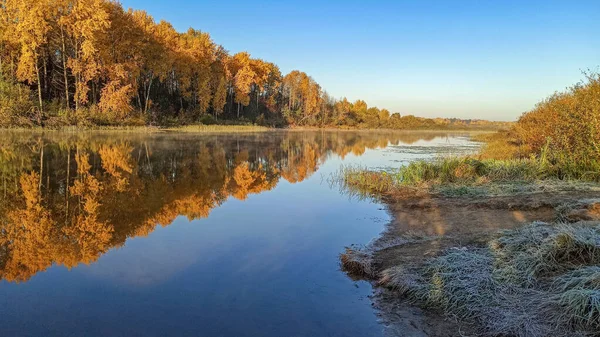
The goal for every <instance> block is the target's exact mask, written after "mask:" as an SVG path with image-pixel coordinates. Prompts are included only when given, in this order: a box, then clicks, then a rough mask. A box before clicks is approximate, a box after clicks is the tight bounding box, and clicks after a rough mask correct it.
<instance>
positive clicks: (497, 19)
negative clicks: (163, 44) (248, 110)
mask: <svg viewBox="0 0 600 337" xmlns="http://www.w3.org/2000/svg"><path fill="white" fill-rule="evenodd" d="M122 4H123V6H124V7H125V8H128V7H131V8H134V9H144V10H146V11H147V12H149V13H150V14H151V15H152V16H153V17H154V18H155V19H156V20H157V21H159V20H162V19H164V20H166V21H169V22H171V23H172V24H173V26H174V27H175V28H176V29H177V30H179V31H185V30H187V28H189V27H193V28H196V29H200V30H202V31H206V32H208V33H210V34H211V36H212V38H213V40H214V41H215V42H216V43H219V44H221V45H223V46H224V47H225V48H226V49H227V50H229V51H230V52H231V53H232V54H233V53H236V52H239V51H248V52H250V54H251V55H252V56H253V57H258V58H262V59H264V60H267V61H270V62H274V63H276V64H277V65H279V67H280V68H281V71H282V73H284V74H285V73H287V72H289V71H291V70H294V69H298V70H301V71H304V72H306V73H308V74H309V75H310V76H312V77H313V78H314V79H315V80H316V81H317V82H318V83H319V84H321V86H322V87H323V88H324V89H326V90H327V91H328V92H329V93H330V94H331V95H332V96H334V97H337V98H341V97H343V96H345V97H347V98H348V99H349V100H352V101H353V100H356V99H359V98H360V99H364V100H365V101H366V102H367V103H368V104H369V106H373V105H375V106H378V107H380V108H387V109H389V110H390V111H392V112H399V113H400V114H402V115H406V114H413V115H417V116H425V117H460V118H485V119H493V120H514V119H516V118H517V117H518V116H520V115H521V113H522V112H525V111H527V110H529V109H531V108H532V107H533V106H534V105H535V103H536V102H538V101H540V100H541V99H543V98H545V97H547V96H548V95H550V94H552V93H553V92H554V91H557V90H563V89H565V88H566V87H568V86H570V85H572V84H575V83H576V82H578V81H579V80H581V79H582V78H583V75H582V73H581V72H582V71H583V70H586V69H591V70H599V68H598V67H599V66H600V43H599V42H600V19H599V17H600V0H589V1H588V0H571V1H569V0H563V1H552V0H545V1H537V0H536V1H530V0H520V1H496V0H493V1H492V0H489V1H485V0H482V1H466V0H456V1H416V0H415V1H313V0H307V1H292V0H290V1H243V0H229V1H227V0H222V1H198V0H152V1H147V0H122Z"/></svg>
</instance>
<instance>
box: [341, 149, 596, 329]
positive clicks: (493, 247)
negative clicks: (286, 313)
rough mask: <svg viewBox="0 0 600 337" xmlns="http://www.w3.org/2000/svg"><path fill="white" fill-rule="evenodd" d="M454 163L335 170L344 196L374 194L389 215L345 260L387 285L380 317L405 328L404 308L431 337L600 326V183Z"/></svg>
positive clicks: (525, 167)
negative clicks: (418, 311) (411, 309)
mask: <svg viewBox="0 0 600 337" xmlns="http://www.w3.org/2000/svg"><path fill="white" fill-rule="evenodd" d="M457 160H458V159H457ZM451 163H452V161H451V160H450V161H449V160H441V161H438V162H437V164H436V162H429V163H426V162H415V163H413V164H411V165H412V166H411V165H409V166H407V167H406V168H403V169H400V170H398V171H394V172H369V171H364V170H360V169H353V168H346V169H344V170H343V171H342V172H341V173H340V176H339V182H341V183H342V185H343V187H344V189H345V190H346V191H348V192H349V193H351V194H353V195H356V196H359V197H370V198H376V199H378V200H379V201H381V202H383V203H384V204H386V205H387V208H388V210H389V212H390V214H391V215H392V218H393V220H392V222H391V223H390V224H388V226H387V227H386V229H385V231H384V232H383V233H382V234H381V236H380V237H379V238H378V239H376V240H375V241H373V242H371V243H370V244H368V245H367V246H352V247H347V249H346V251H345V252H344V253H343V254H341V256H340V258H341V264H342V269H343V270H345V271H346V272H347V273H348V274H350V275H352V276H353V277H360V278H364V279H366V280H369V281H371V282H372V283H373V285H374V286H375V287H376V289H383V290H378V291H377V292H376V293H377V295H375V296H374V297H373V299H374V306H375V307H376V308H378V309H379V310H380V311H381V316H382V317H384V318H385V317H387V319H384V320H387V321H388V323H389V324H391V325H394V320H396V321H399V324H402V319H399V317H403V316H402V315H403V314H402V313H399V312H398V310H399V308H401V307H406V306H407V304H408V305H416V306H418V307H420V308H422V309H424V310H425V312H426V313H428V314H427V315H422V317H429V318H428V319H427V323H426V324H422V325H420V328H421V331H422V333H423V334H424V335H426V336H464V335H487V336H499V335H502V336H548V335H552V336H572V335H573V334H576V333H578V334H581V335H588V333H593V332H594V331H597V330H595V329H598V328H599V327H600V269H598V267H597V265H598V264H600V199H599V197H600V184H598V183H595V182H586V181H581V180H571V181H568V180H567V181H565V180H558V179H551V178H550V177H551V176H552V175H547V176H546V177H548V179H540V175H539V174H541V172H546V173H544V174H548V172H551V171H549V170H539V167H541V166H540V165H537V164H535V163H533V162H520V163H514V162H513V163H509V162H504V163H503V164H501V163H499V162H496V165H484V164H477V163H476V162H474V161H468V163H470V164H472V165H466V164H465V161H463V160H458V161H457V162H454V163H455V164H456V163H458V164H457V165H454V166H453V165H451ZM488 164H489V163H488ZM538 164H539V163H538ZM428 165H430V166H431V167H429V166H428ZM409 167H410V168H409ZM428 167H429V168H431V170H428ZM473 167H479V172H477V171H476V170H470V169H471V168H473ZM491 167H492V168H494V169H491ZM416 172H418V173H416ZM451 172H452V173H451ZM382 291H383V292H384V293H385V294H387V295H385V296H381V295H379V294H380V293H381V292H382ZM436 313H437V314H438V315H437V316H436ZM432 317H433V318H432ZM436 317H437V318H436ZM390 318H391V319H390ZM449 321H450V322H452V323H453V324H454V325H453V326H452V327H448V324H449ZM436 326H437V327H438V329H434V328H432V327H436ZM440 327H441V328H440ZM436 331H437V332H436ZM459 331H461V332H460V333H459Z"/></svg>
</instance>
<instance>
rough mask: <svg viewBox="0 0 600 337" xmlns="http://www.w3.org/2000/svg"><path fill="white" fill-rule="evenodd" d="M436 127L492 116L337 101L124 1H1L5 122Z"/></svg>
mask: <svg viewBox="0 0 600 337" xmlns="http://www.w3.org/2000/svg"><path fill="white" fill-rule="evenodd" d="M219 120H221V121H223V120H227V121H229V122H246V123H249V122H252V123H257V124H262V125H270V126H285V125H307V126H350V127H359V126H363V127H372V128H375V127H387V128H423V127H425V128H427V127H429V128H436V127H440V126H442V127H443V126H482V125H483V127H486V126H490V125H495V124H490V123H486V122H484V121H471V120H457V119H453V120H450V119H427V118H419V117H414V116H400V115H399V114H391V113H390V112H389V111H388V110H386V109H379V108H376V107H368V106H367V104H366V102H364V101H362V100H357V101H355V102H349V101H348V100H347V99H345V98H343V99H335V98H333V97H331V96H330V95H329V94H328V93H327V92H326V91H325V90H323V88H322V87H321V86H320V85H319V84H318V83H317V82H316V81H315V80H314V79H313V78H312V77H310V76H309V75H307V74H306V73H304V72H302V71H298V70H294V71H291V72H290V73H289V74H286V75H284V74H282V73H281V71H280V69H279V67H278V66H277V65H276V64H274V63H272V62H268V61H265V60H262V59H258V58H252V57H251V55H250V54H249V53H247V52H240V53H237V54H234V55H231V54H230V53H229V52H228V51H227V50H226V49H225V48H224V47H223V46H221V45H219V44H217V43H215V42H214V41H213V40H212V39H211V37H210V35H209V34H208V33H206V32H202V31H199V30H196V29H193V28H190V29H189V30H187V31H186V32H183V33H182V32H178V31H176V30H175V29H174V28H173V26H172V25H171V24H170V23H168V22H166V21H160V22H156V21H155V20H154V19H153V18H152V17H151V16H150V15H149V14H148V13H146V12H145V11H143V10H132V9H128V10H125V9H124V8H123V7H122V6H121V4H119V3H118V2H117V1H112V0H0V125H3V126H13V125H21V126H29V125H42V126H61V125H82V124H83V125H85V124H90V123H91V124H97V125H119V124H129V125H136V124H139V125H148V124H157V125H167V124H187V123H199V122H200V123H204V124H210V123H215V122H217V121H219Z"/></svg>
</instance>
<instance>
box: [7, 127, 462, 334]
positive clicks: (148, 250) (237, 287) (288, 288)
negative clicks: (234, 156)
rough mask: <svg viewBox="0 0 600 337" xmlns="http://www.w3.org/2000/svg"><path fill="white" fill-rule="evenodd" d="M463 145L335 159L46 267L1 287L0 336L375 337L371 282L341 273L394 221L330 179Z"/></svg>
mask: <svg viewBox="0 0 600 337" xmlns="http://www.w3.org/2000/svg"><path fill="white" fill-rule="evenodd" d="M467 145H468V144H467V142H466V140H465V139H462V138H461V139H459V138H450V139H448V140H447V139H435V140H433V141H432V142H426V141H423V142H416V143H414V144H411V145H398V146H391V147H388V148H386V149H376V150H367V151H366V152H365V153H364V154H363V155H362V156H356V155H353V154H348V155H347V156H346V157H345V159H344V160H342V159H340V158H339V157H338V156H336V155H334V156H331V158H330V159H329V160H327V161H326V162H325V163H323V164H322V165H321V167H320V168H319V170H318V171H317V172H316V173H315V174H313V175H312V176H311V177H310V178H309V179H307V180H305V181H303V182H301V183H297V184H290V183H288V182H287V181H285V180H283V179H282V180H281V181H280V182H279V184H278V185H277V187H276V188H274V189H273V190H271V191H266V192H263V193H261V194H254V195H250V196H249V198H248V199H247V200H245V201H239V200H236V199H233V198H230V199H229V200H228V201H227V202H225V203H224V204H223V205H222V206H220V207H218V208H216V209H214V210H212V212H211V214H210V216H209V217H208V218H205V219H199V220H193V221H188V219H187V218H185V217H179V218H177V219H176V220H175V221H174V222H173V224H171V225H170V226H167V227H160V226H158V227H157V228H156V230H155V231H154V232H152V233H151V234H150V235H149V236H147V237H138V238H132V239H129V240H128V241H127V242H126V244H125V245H124V246H123V247H121V248H117V249H113V250H111V251H109V252H108V253H107V254H105V255H103V256H102V257H101V258H100V259H99V260H98V261H97V262H96V263H94V264H92V265H89V266H85V265H84V266H79V267H77V268H74V269H73V270H71V271H67V270H66V269H65V268H62V267H57V268H50V269H49V270H48V271H47V272H43V273H39V274H37V275H35V276H34V277H33V278H32V279H31V280H30V281H28V282H27V283H25V284H20V285H18V284H8V283H2V285H1V286H0V317H1V320H2V321H3V324H4V327H3V328H2V327H0V331H4V332H6V333H7V334H6V335H21V334H22V332H24V331H27V332H30V333H31V334H30V335H32V336H35V335H56V336H64V335H66V334H65V331H68V332H70V333H71V335H73V336H83V335H86V336H89V335H111V336H131V335H139V336H164V335H178V336H198V335H205V336H215V335H223V336H293V335H294V336H379V335H381V333H380V331H381V328H380V327H379V326H378V323H377V321H376V317H375V315H374V313H373V311H372V309H371V308H370V302H369V300H368V298H367V296H368V295H369V294H370V292H371V288H370V285H368V284H366V283H363V282H358V283H355V282H353V281H351V280H349V279H348V278H347V277H346V276H345V275H344V274H343V273H341V272H340V271H339V266H338V254H339V253H340V252H341V251H342V250H343V247H344V246H347V245H350V244H353V243H366V242H368V241H369V240H371V239H372V238H374V237H375V236H377V234H378V233H379V232H380V231H381V230H382V227H383V224H384V223H385V222H386V221H387V220H388V215H387V214H386V213H385V212H384V211H383V210H382V208H381V205H378V204H375V203H372V202H369V201H357V200H350V199H349V198H348V197H347V196H344V195H341V194H340V193H339V191H338V190H337V189H335V188H334V189H332V188H330V187H329V186H328V184H327V183H326V182H324V181H323V177H324V176H328V175H330V174H331V173H333V172H335V171H337V170H338V169H339V168H340V165H342V164H344V165H348V164H352V165H361V166H367V167H383V166H397V165H398V163H401V162H403V161H405V160H407V159H410V158H413V157H412V156H423V157H430V156H433V155H434V154H435V150H434V149H435V148H440V147H447V148H455V147H459V148H460V147H466V146H467ZM415 149H418V151H417V152H418V153H413V152H411V151H412V150H415ZM415 158H416V157H415ZM419 158H420V157H419ZM24 327H26V328H24Z"/></svg>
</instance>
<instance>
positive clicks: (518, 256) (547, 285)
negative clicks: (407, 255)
mask: <svg viewBox="0 0 600 337" xmlns="http://www.w3.org/2000/svg"><path fill="white" fill-rule="evenodd" d="M378 276H379V282H380V284H382V285H384V286H387V287H389V288H392V289H394V290H396V291H398V292H400V293H401V294H403V295H404V296H405V297H407V298H408V299H410V300H412V301H414V302H416V303H419V304H422V305H424V306H428V307H433V308H438V309H441V310H443V311H444V312H445V313H446V314H448V315H450V316H452V317H455V318H456V319H459V320H464V321H468V322H472V323H474V324H475V325H476V326H477V327H479V328H480V329H481V330H480V333H481V334H482V335H490V336H535V337H537V336H540V337H541V336H573V335H575V334H581V335H595V334H596V333H597V331H598V329H600V223H593V224H590V223H578V224H574V225H563V224H557V225H551V224H546V223H541V222H535V223H532V224H530V225H528V226H525V227H522V228H519V229H514V230H510V231H505V232H502V233H499V234H498V237H497V238H495V239H493V240H490V242H489V243H488V245H487V246H483V247H462V248H452V249H449V250H446V251H445V252H443V253H442V254H441V255H440V256H438V257H435V258H432V259H429V260H427V261H426V262H425V263H423V264H421V265H404V266H395V267H392V268H389V269H386V270H384V271H382V272H381V273H380V274H379V275H378Z"/></svg>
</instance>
